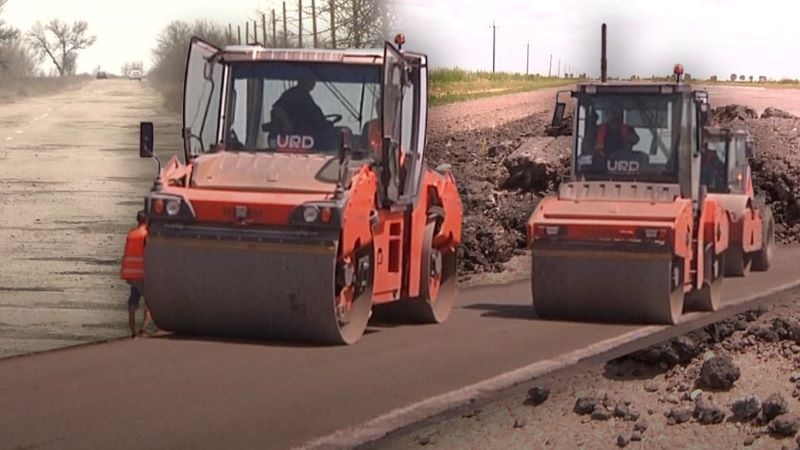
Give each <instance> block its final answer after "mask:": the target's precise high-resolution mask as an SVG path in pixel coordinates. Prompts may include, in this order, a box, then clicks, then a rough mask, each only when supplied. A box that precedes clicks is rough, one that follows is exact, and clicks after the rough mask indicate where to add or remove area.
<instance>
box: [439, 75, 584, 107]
mask: <svg viewBox="0 0 800 450" xmlns="http://www.w3.org/2000/svg"><path fill="white" fill-rule="evenodd" d="M577 81H578V80H576V79H574V78H573V79H566V78H555V77H543V76H540V75H523V74H512V73H502V72H501V73H490V72H470V71H466V70H463V69H437V70H433V71H431V73H430V90H429V92H428V101H429V103H430V104H431V105H444V104H448V103H456V102H462V101H466V100H474V99H476V98H481V97H491V96H495V95H503V94H513V93H517V92H526V91H534V90H537V89H544V88H549V87H556V86H565V85H570V84H575V83H576V82H577Z"/></svg>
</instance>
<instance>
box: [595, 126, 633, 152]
mask: <svg viewBox="0 0 800 450" xmlns="http://www.w3.org/2000/svg"><path fill="white" fill-rule="evenodd" d="M607 130H608V123H604V124H602V125H600V126H599V127H598V128H597V136H596V137H595V149H596V150H597V152H598V153H599V154H601V155H604V154H605V148H604V147H605V145H606V131H607ZM619 133H620V135H622V140H623V142H625V143H626V144H627V143H628V142H630V137H631V127H629V126H627V125H625V124H624V123H623V124H620V128H619Z"/></svg>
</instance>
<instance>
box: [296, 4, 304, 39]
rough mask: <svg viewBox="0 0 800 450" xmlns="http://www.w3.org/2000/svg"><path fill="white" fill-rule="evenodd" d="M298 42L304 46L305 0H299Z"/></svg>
mask: <svg viewBox="0 0 800 450" xmlns="http://www.w3.org/2000/svg"><path fill="white" fill-rule="evenodd" d="M297 43H298V44H299V46H300V48H303V0H297Z"/></svg>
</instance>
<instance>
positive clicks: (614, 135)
mask: <svg viewBox="0 0 800 450" xmlns="http://www.w3.org/2000/svg"><path fill="white" fill-rule="evenodd" d="M638 142H639V135H638V134H636V130H634V129H633V127H631V126H629V125H626V124H624V123H622V110H621V109H619V108H612V109H611V110H609V111H608V120H607V121H606V122H605V123H603V124H602V125H600V126H599V127H598V128H597V137H596V139H595V147H594V148H595V152H596V154H597V155H603V156H607V155H608V153H616V152H619V151H631V150H632V149H633V146H634V145H636V144H637V143H638Z"/></svg>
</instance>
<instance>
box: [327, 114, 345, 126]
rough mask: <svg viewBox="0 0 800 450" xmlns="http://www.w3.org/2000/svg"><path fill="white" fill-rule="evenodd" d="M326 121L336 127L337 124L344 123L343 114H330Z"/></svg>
mask: <svg viewBox="0 0 800 450" xmlns="http://www.w3.org/2000/svg"><path fill="white" fill-rule="evenodd" d="M325 119H326V120H327V121H328V122H330V123H331V125H336V124H337V123H339V122H341V121H342V115H341V114H328V115H326V116H325Z"/></svg>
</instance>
